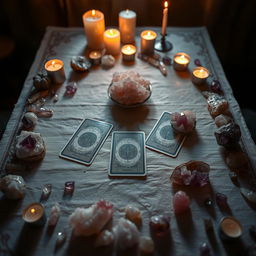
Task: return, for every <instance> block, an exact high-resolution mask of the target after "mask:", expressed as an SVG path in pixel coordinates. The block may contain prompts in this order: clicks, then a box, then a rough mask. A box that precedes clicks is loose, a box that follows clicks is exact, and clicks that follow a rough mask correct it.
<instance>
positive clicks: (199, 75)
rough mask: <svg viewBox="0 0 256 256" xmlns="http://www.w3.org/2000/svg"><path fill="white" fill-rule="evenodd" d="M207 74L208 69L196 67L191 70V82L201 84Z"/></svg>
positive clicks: (208, 73)
mask: <svg viewBox="0 0 256 256" xmlns="http://www.w3.org/2000/svg"><path fill="white" fill-rule="evenodd" d="M209 75H210V72H209V70H208V69H206V68H204V67H196V68H194V70H193V72H192V82H193V83H194V84H197V85H199V84H203V83H204V82H205V81H206V79H207V78H208V77H209Z"/></svg>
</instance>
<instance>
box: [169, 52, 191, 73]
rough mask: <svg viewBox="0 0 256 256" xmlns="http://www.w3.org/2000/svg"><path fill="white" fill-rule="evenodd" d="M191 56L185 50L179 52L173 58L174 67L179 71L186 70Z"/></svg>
mask: <svg viewBox="0 0 256 256" xmlns="http://www.w3.org/2000/svg"><path fill="white" fill-rule="evenodd" d="M189 62H190V57H189V55H188V54H186V53H185V52H178V53H176V54H175V55H174V58H173V68H174V69H175V70H177V71H185V70H187V68H188V65H189Z"/></svg>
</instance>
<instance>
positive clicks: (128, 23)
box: [119, 10, 136, 44]
mask: <svg viewBox="0 0 256 256" xmlns="http://www.w3.org/2000/svg"><path fill="white" fill-rule="evenodd" d="M135 28H136V13H135V12H134V11H131V10H125V11H121V12H120V13H119V30H120V33H121V42H122V43H124V44H130V43H133V42H134V37H135Z"/></svg>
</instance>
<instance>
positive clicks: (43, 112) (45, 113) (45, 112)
mask: <svg viewBox="0 0 256 256" xmlns="http://www.w3.org/2000/svg"><path fill="white" fill-rule="evenodd" d="M35 114H36V115H37V116H38V117H52V116H53V110H51V109H48V108H39V109H37V110H36V112H35Z"/></svg>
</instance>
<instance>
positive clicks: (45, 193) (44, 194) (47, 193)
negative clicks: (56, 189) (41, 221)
mask: <svg viewBox="0 0 256 256" xmlns="http://www.w3.org/2000/svg"><path fill="white" fill-rule="evenodd" d="M51 192H52V184H45V185H44V186H43V188H42V194H41V200H47V199H48V198H49V196H50V194H51Z"/></svg>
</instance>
